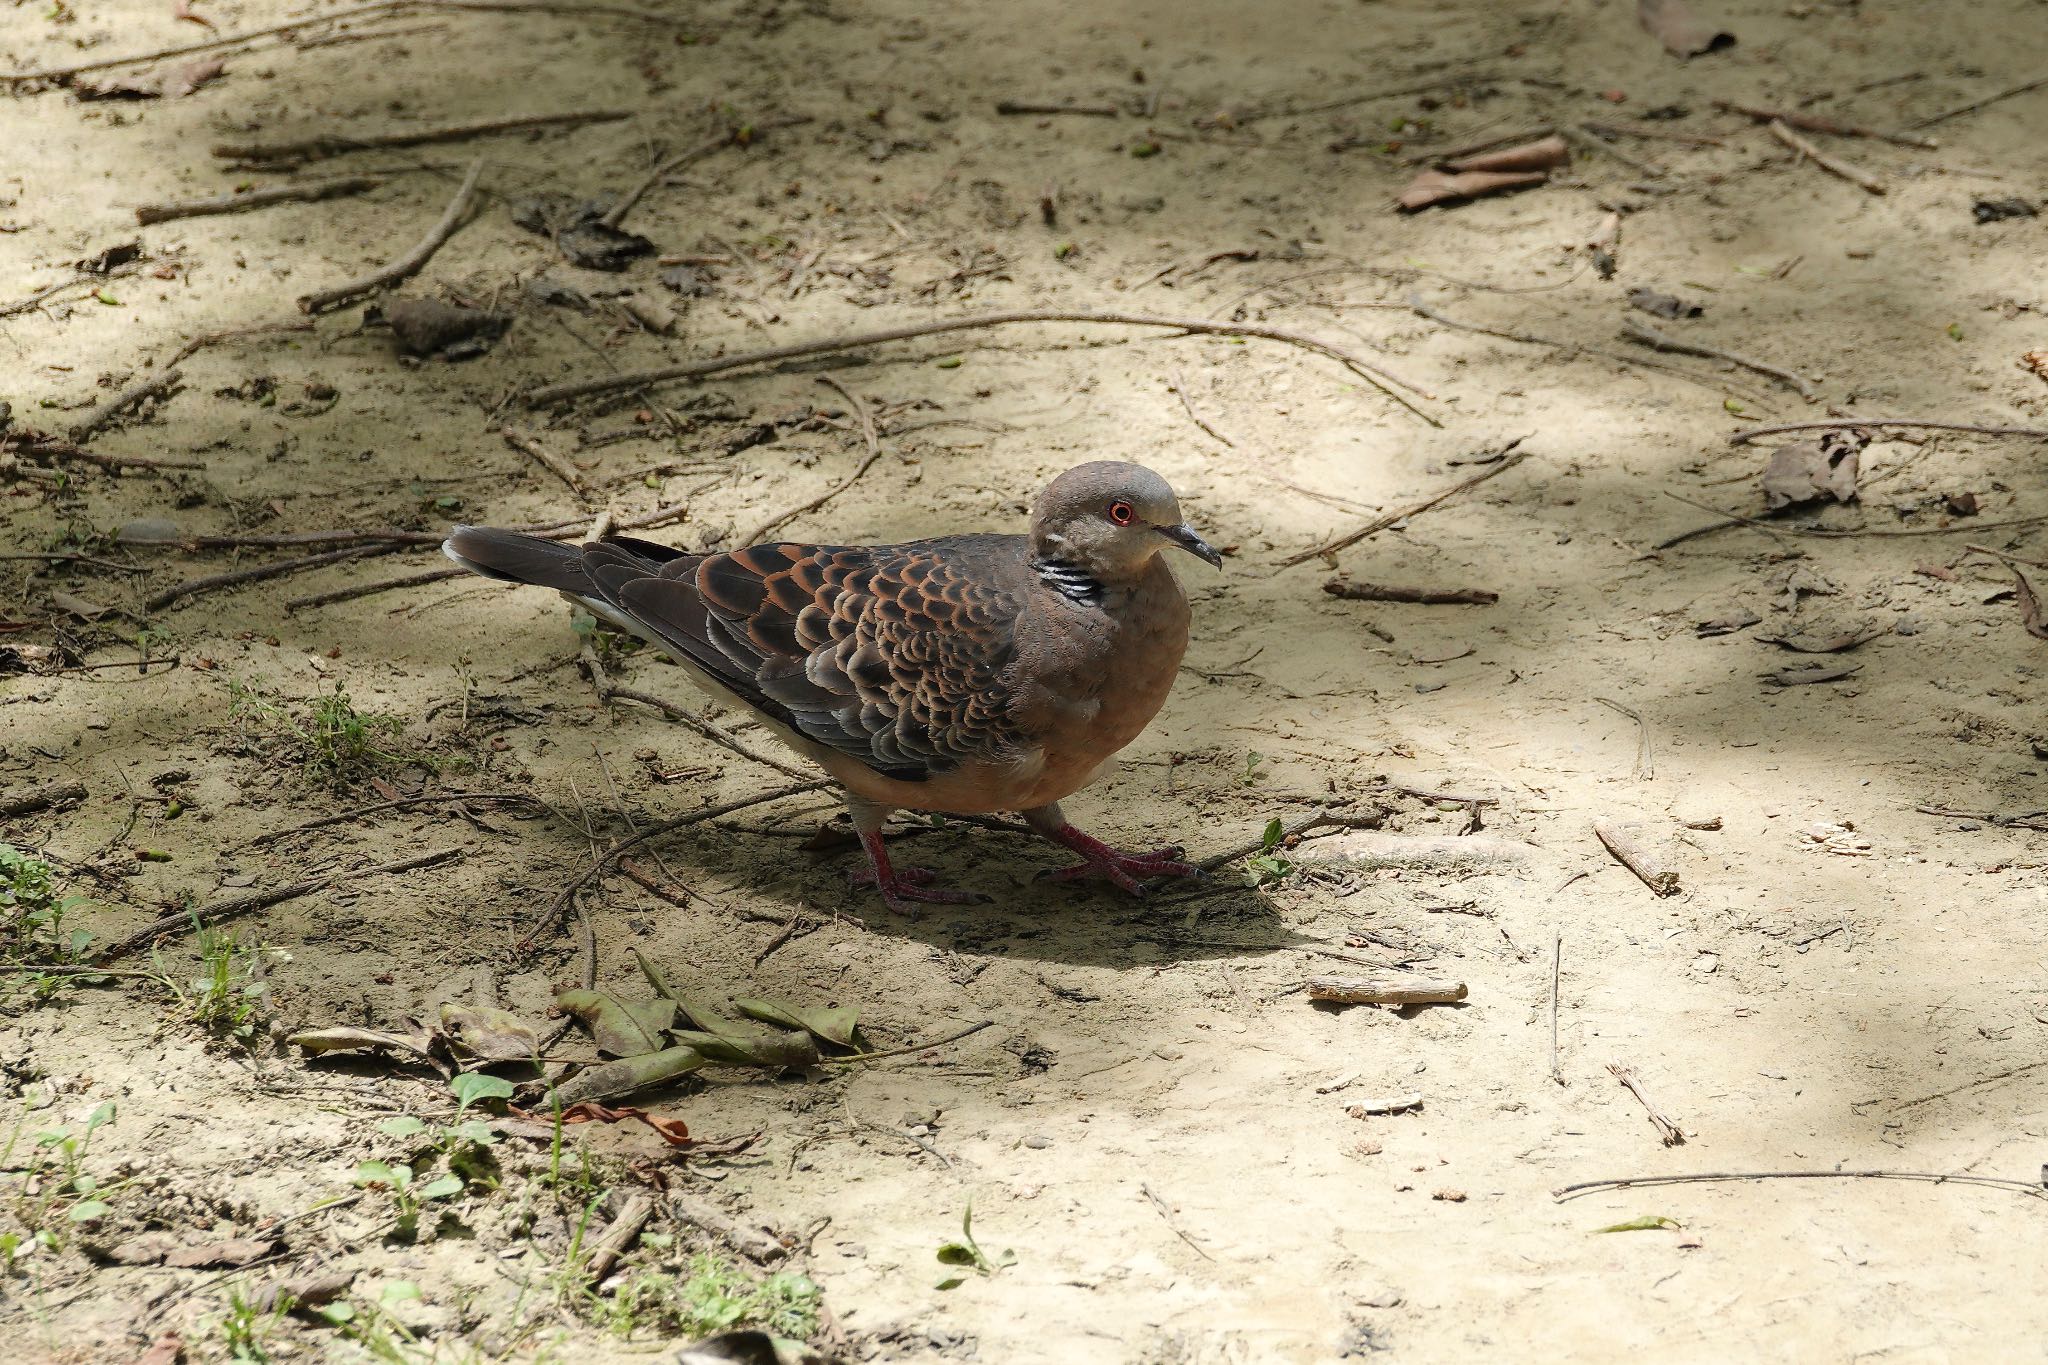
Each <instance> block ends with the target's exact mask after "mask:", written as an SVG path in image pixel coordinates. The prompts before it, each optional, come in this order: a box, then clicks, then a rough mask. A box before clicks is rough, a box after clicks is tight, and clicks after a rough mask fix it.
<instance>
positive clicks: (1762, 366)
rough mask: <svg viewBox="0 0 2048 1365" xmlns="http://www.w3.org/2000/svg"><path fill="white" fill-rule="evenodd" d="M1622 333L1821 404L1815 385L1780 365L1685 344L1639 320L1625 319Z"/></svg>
mask: <svg viewBox="0 0 2048 1365" xmlns="http://www.w3.org/2000/svg"><path fill="white" fill-rule="evenodd" d="M1621 330H1622V335H1624V336H1626V337H1627V338H1628V339H1629V340H1630V341H1636V342H1641V343H1642V344H1643V345H1645V346H1649V347H1653V348H1655V349H1656V350H1659V351H1675V352H1677V353H1678V354H1680V355H1699V356H1706V357H1707V358H1708V359H1710V360H1725V361H1727V362H1728V363H1729V364H1730V365H1740V366H1741V367H1742V368H1743V369H1745V370H1754V371H1756V372H1757V373H1758V374H1765V375H1769V376H1770V377H1771V378H1773V379H1775V380H1777V381H1778V382H1779V383H1781V384H1787V385H1790V386H1791V387H1792V388H1793V389H1795V390H1796V391H1797V392H1798V394H1799V396H1800V397H1801V398H1804V399H1805V400H1806V401H1807V402H1809V403H1815V402H1818V401H1820V395H1819V394H1817V393H1815V392H1814V391H1813V385H1811V384H1809V383H1807V382H1806V380H1805V379H1804V378H1802V377H1801V376H1799V375H1797V374H1794V373H1793V372H1792V371H1790V370H1786V369H1780V368H1779V367H1778V366H1776V365H1772V364H1768V363H1766V362H1764V361H1761V360H1752V359H1751V358H1750V357H1748V356H1746V355H1737V354H1736V353H1735V352H1733V351H1724V350H1721V349H1720V348H1719V347H1715V346H1706V345H1702V344H1701V343H1699V342H1696V341H1681V340H1679V339H1678V338H1677V337H1674V336H1671V335H1669V334H1667V333H1664V332H1660V331H1658V330H1657V329H1656V328H1655V327H1652V326H1650V324H1648V323H1647V322H1639V321H1637V320H1636V319H1635V318H1624V319H1623V320H1622V324H1621Z"/></svg>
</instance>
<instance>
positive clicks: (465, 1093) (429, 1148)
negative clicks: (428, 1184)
mask: <svg viewBox="0 0 2048 1365" xmlns="http://www.w3.org/2000/svg"><path fill="white" fill-rule="evenodd" d="M448 1088H449V1089H450V1090H451V1091H453V1092H454V1093H455V1117H454V1121H453V1122H450V1123H446V1124H431V1123H428V1122H427V1121H426V1120H425V1119H421V1118H416V1117H414V1116H413V1115H411V1114H401V1115H399V1116H398V1117H396V1118H388V1119H385V1120H384V1121H383V1122H382V1123H380V1124H378V1125H377V1131H378V1132H380V1133H382V1134H384V1135H385V1136H386V1137H394V1138H409V1137H419V1138H423V1139H424V1140H425V1144H426V1145H425V1147H424V1148H422V1149H421V1150H420V1151H418V1152H417V1153H415V1157H414V1161H415V1164H416V1165H417V1166H419V1167H420V1168H421V1169H422V1170H423V1169H424V1167H425V1166H426V1165H427V1164H431V1163H432V1161H433V1160H434V1159H435V1158H436V1157H439V1158H440V1159H441V1160H442V1161H444V1162H446V1163H447V1167H448V1173H449V1174H450V1175H453V1176H455V1177H457V1178H458V1179H460V1180H461V1181H462V1183H463V1187H464V1188H467V1187H468V1186H470V1185H479V1186H482V1187H483V1188H485V1189H495V1188H496V1187H497V1184H498V1166H497V1162H496V1160H495V1159H494V1158H493V1157H492V1156H491V1152H490V1149H491V1148H492V1147H495V1146H496V1145H497V1143H498V1135H497V1134H496V1133H494V1132H492V1131H491V1125H490V1124H489V1123H488V1122H487V1121H485V1120H483V1119H478V1118H467V1119H466V1118H464V1117H463V1115H464V1114H466V1113H468V1112H469V1109H470V1106H471V1105H474V1104H478V1103H480V1102H482V1101H485V1100H508V1099H510V1098H512V1082H510V1081H508V1080H506V1079H505V1078H504V1077H502V1076H490V1075H486V1074H485V1073H483V1072H481V1071H465V1072H463V1073H462V1074H461V1075H460V1076H457V1077H456V1078H455V1079H454V1080H452V1081H450V1082H449V1083H448Z"/></svg>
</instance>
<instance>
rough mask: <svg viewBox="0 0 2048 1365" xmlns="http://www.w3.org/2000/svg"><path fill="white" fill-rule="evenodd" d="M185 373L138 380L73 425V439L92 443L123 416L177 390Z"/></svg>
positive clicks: (166, 371)
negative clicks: (96, 436) (104, 429)
mask: <svg viewBox="0 0 2048 1365" xmlns="http://www.w3.org/2000/svg"><path fill="white" fill-rule="evenodd" d="M184 377H185V376H184V373H183V372H182V371H179V370H170V369H167V370H164V371H163V372H161V373H159V374H155V375H151V376H149V377H148V378H146V379H138V380H136V381H135V382H134V383H133V384H130V385H129V386H128V387H127V388H125V389H123V390H121V391H120V392H119V393H117V394H115V395H114V396H113V397H112V398H109V399H108V400H107V401H106V402H104V403H102V404H100V405H99V406H98V407H96V408H94V409H92V410H91V411H90V412H88V413H86V415H85V416H83V417H81V418H79V419H78V420H77V421H76V422H74V423H72V424H71V439H72V440H74V441H85V440H90V439H91V438H92V437H93V436H94V435H95V434H97V433H98V432H99V430H100V429H101V428H102V427H104V426H106V425H107V424H108V423H109V422H112V421H113V420H114V419H115V418H117V417H119V416H120V415H121V414H122V413H124V412H126V411H128V410H129V409H130V408H132V407H135V406H136V405H137V404H139V403H143V402H146V401H147V400H149V399H151V398H161V397H164V396H165V395H167V394H168V393H170V391H171V390H172V389H174V388H176V387H177V386H178V384H179V382H180V381H181V380H183V379H184Z"/></svg>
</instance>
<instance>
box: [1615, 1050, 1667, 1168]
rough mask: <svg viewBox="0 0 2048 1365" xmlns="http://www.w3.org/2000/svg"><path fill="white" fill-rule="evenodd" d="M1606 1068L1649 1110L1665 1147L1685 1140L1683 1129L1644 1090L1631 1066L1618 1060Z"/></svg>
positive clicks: (1652, 1121) (1651, 1119)
mask: <svg viewBox="0 0 2048 1365" xmlns="http://www.w3.org/2000/svg"><path fill="white" fill-rule="evenodd" d="M1607 1069H1608V1071H1610V1072H1611V1073H1613V1076H1614V1079H1615V1080H1617V1081H1620V1082H1621V1083H1622V1084H1623V1085H1625V1086H1627V1087H1628V1093H1629V1094H1631V1095H1634V1096H1635V1097H1636V1098H1637V1099H1638V1100H1640V1101H1642V1105H1643V1108H1644V1109H1645V1110H1647V1111H1648V1112H1649V1115H1650V1122H1651V1124H1652V1125H1654V1126H1655V1127H1656V1129H1657V1136H1658V1137H1660V1138H1662V1139H1663V1140H1664V1145H1665V1146H1666V1147H1676V1146H1678V1145H1680V1144H1681V1143H1683V1142H1684V1141H1685V1133H1684V1131H1683V1130H1682V1129H1680V1128H1679V1126H1678V1124H1677V1123H1676V1122H1675V1121H1673V1120H1672V1118H1671V1117H1670V1116H1669V1115H1667V1114H1666V1113H1665V1112H1664V1111H1663V1110H1661V1109H1659V1108H1658V1107H1657V1102H1656V1101H1655V1100H1653V1099H1651V1098H1650V1097H1649V1095H1648V1094H1646V1093H1645V1092H1644V1090H1643V1083H1642V1082H1641V1081H1639V1080H1637V1079H1636V1073H1635V1071H1634V1070H1633V1069H1632V1068H1630V1067H1626V1066H1623V1065H1622V1064H1621V1063H1620V1062H1609V1063H1608V1064H1607Z"/></svg>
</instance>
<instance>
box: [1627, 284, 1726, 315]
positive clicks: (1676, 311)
mask: <svg viewBox="0 0 2048 1365" xmlns="http://www.w3.org/2000/svg"><path fill="white" fill-rule="evenodd" d="M1628 306H1629V307H1631V308H1639V309H1641V310H1642V311H1643V312H1645V313H1649V314H1652V315H1654V316H1656V317H1660V318H1673V319H1678V318H1696V317H1698V316H1699V315H1700V314H1701V313H1704V312H1706V311H1707V310H1706V307H1705V306H1704V305H1702V304H1697V303H1693V302H1692V301H1691V300H1689V299H1681V298H1679V297H1678V296H1677V295H1676V294H1660V293H1658V292H1657V291H1656V290H1654V289H1644V288H1641V287H1637V288H1635V289H1631V290H1629V291H1628Z"/></svg>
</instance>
